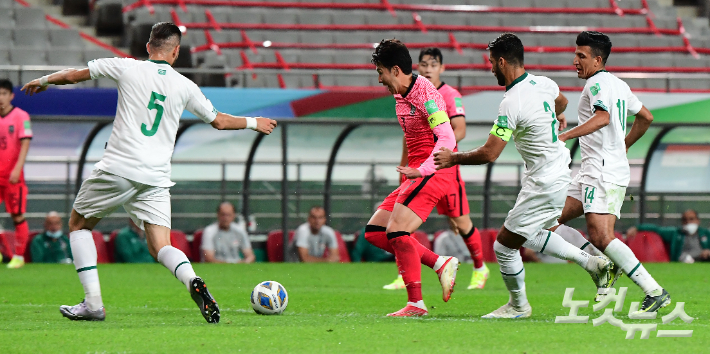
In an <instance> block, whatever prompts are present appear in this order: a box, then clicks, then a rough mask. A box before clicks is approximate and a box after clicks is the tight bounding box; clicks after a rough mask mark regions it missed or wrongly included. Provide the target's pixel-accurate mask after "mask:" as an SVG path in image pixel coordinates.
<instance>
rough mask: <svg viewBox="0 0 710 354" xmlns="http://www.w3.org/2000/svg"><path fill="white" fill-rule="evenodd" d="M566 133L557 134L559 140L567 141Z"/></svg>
mask: <svg viewBox="0 0 710 354" xmlns="http://www.w3.org/2000/svg"><path fill="white" fill-rule="evenodd" d="M565 133H566V132H565ZM565 133H562V134H560V135H558V136H557V140H559V141H561V142H563V143H564V142H565V141H567V134H565Z"/></svg>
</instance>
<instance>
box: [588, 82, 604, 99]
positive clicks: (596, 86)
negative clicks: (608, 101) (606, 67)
mask: <svg viewBox="0 0 710 354" xmlns="http://www.w3.org/2000/svg"><path fill="white" fill-rule="evenodd" d="M601 89H602V88H601V87H600V86H599V83H598V82H597V83H595V84H594V86H592V87H590V88H589V91H591V92H592V96H596V95H597V94H598V93H599V91H601Z"/></svg>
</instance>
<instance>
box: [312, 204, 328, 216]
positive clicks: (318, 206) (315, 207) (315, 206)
mask: <svg viewBox="0 0 710 354" xmlns="http://www.w3.org/2000/svg"><path fill="white" fill-rule="evenodd" d="M314 210H323V211H325V208H323V207H322V206H320V205H314V206H312V207H311V208H310V209H308V215H311V213H312V212H313V211H314Z"/></svg>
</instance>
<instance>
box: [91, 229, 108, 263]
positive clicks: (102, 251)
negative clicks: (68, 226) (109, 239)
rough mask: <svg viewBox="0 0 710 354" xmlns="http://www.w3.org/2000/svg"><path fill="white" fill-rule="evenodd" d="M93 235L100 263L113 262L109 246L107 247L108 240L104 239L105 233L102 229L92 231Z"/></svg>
mask: <svg viewBox="0 0 710 354" xmlns="http://www.w3.org/2000/svg"><path fill="white" fill-rule="evenodd" d="M91 235H92V236H93V237H94V245H96V256H97V259H96V260H97V261H98V263H111V258H110V257H109V253H108V247H106V241H104V234H103V233H102V232H101V231H96V230H94V231H92V232H91Z"/></svg>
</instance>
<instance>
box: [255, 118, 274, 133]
mask: <svg viewBox="0 0 710 354" xmlns="http://www.w3.org/2000/svg"><path fill="white" fill-rule="evenodd" d="M274 128H276V121H275V120H273V119H269V118H262V117H258V118H256V131H258V132H259V133H264V134H266V135H269V134H271V132H272V131H273V130H274Z"/></svg>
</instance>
